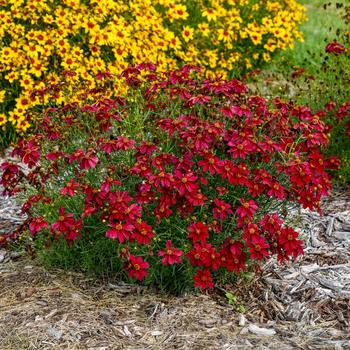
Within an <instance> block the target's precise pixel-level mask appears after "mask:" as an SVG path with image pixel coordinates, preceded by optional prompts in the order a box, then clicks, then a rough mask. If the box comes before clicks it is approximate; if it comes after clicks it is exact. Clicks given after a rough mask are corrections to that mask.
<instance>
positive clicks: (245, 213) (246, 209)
mask: <svg viewBox="0 0 350 350" xmlns="http://www.w3.org/2000/svg"><path fill="white" fill-rule="evenodd" d="M241 204H242V205H240V206H239V207H238V208H237V210H236V214H237V216H238V217H239V218H241V219H243V218H248V219H251V218H252V216H253V215H254V214H255V213H256V211H257V210H258V206H257V205H256V203H255V202H254V201H253V200H252V199H249V200H246V199H244V198H241Z"/></svg>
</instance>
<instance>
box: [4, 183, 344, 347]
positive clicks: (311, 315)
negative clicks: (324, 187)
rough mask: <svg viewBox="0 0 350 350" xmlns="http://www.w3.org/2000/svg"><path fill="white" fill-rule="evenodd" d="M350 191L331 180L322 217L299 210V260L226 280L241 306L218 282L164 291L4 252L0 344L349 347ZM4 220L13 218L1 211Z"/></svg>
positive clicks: (271, 265)
mask: <svg viewBox="0 0 350 350" xmlns="http://www.w3.org/2000/svg"><path fill="white" fill-rule="evenodd" d="M349 197H350V191H349V189H345V188H342V189H337V188H336V189H335V190H333V192H332V194H331V196H330V197H329V198H328V199H327V200H324V202H323V210H324V215H323V216H320V215H318V214H316V213H312V212H309V211H303V212H302V213H301V218H302V220H301V224H300V229H301V230H302V232H303V233H304V235H305V237H306V242H305V255H304V257H303V258H302V259H301V260H299V261H298V262H295V263H292V264H289V265H287V266H284V267H281V266H278V265H277V264H276V261H275V260H271V261H270V262H269V263H268V264H267V265H265V267H264V269H263V272H262V274H261V275H255V276H254V277H253V279H252V280H251V281H250V282H248V283H247V284H245V285H244V286H242V285H240V287H239V288H238V287H237V286H234V285H232V286H226V287H225V291H230V292H231V293H232V294H233V295H235V296H237V298H238V300H240V303H242V304H243V305H244V307H245V309H246V312H245V313H244V314H239V313H238V312H236V311H235V309H236V307H235V305H229V304H228V300H227V298H226V297H225V296H224V292H223V291H222V290H221V289H220V288H217V289H215V290H214V291H213V292H211V293H210V294H202V295H198V296H195V295H184V296H181V297H169V296H166V295H161V294H154V293H152V292H150V291H149V290H148V289H147V288H145V287H141V286H137V285H128V284H119V283H118V282H117V281H114V280H108V281H107V280H95V279H89V278H87V277H86V276H84V275H82V274H79V273H67V272H66V271H62V270H50V271H46V270H45V269H44V268H42V267H40V266H38V265H36V262H35V261H31V260H30V259H29V258H28V257H27V256H25V255H23V256H20V257H19V256H18V254H13V253H10V252H5V251H1V254H0V260H1V256H3V262H2V263H0V284H1V286H2V288H1V299H0V322H1V324H2V327H1V330H0V339H1V340H0V348H1V349H3V350H7V349H16V350H18V349H90V350H92V349H95V350H97V349H99V350H103V349H105V350H107V349H135V350H136V349H164V348H167V349H209V348H210V349H251V348H254V349H327V350H328V349H350V337H349V330H350V328H349V326H350V306H349V305H350V253H349V248H348V247H349V241H350V204H349V200H348V199H349ZM4 203H5V202H3V203H2V205H3V206H4ZM8 207H12V208H13V207H15V206H14V204H13V203H10V202H8ZM14 212H15V211H14ZM4 222H9V225H10V224H11V225H12V224H16V222H12V223H11V219H9V218H8V217H4V216H2V224H3V223H4ZM257 327H258V328H257Z"/></svg>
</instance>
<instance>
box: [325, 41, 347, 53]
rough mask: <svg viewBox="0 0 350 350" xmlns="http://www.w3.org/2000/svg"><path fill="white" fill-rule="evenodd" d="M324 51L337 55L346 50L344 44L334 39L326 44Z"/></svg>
mask: <svg viewBox="0 0 350 350" xmlns="http://www.w3.org/2000/svg"><path fill="white" fill-rule="evenodd" d="M325 51H326V52H327V53H335V54H336V55H339V54H341V53H344V52H345V51H346V48H345V47H344V45H342V44H341V43H339V42H338V41H336V40H334V41H332V42H330V43H328V44H327V46H326V48H325Z"/></svg>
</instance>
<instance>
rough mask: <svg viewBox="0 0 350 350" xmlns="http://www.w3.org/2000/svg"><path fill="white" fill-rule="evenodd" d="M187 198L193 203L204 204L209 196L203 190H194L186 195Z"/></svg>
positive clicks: (195, 204)
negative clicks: (195, 191)
mask: <svg viewBox="0 0 350 350" xmlns="http://www.w3.org/2000/svg"><path fill="white" fill-rule="evenodd" d="M186 199H187V200H188V201H189V202H190V204H191V205H194V206H199V205H203V204H204V203H205V201H206V200H207V199H208V198H207V197H206V196H205V195H204V194H203V193H201V192H197V193H194V192H192V193H189V194H188V195H187V196H186Z"/></svg>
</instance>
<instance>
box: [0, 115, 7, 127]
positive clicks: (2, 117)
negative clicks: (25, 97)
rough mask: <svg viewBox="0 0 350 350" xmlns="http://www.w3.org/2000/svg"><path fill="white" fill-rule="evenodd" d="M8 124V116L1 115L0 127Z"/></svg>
mask: <svg viewBox="0 0 350 350" xmlns="http://www.w3.org/2000/svg"><path fill="white" fill-rule="evenodd" d="M6 122H7V118H6V115H5V114H3V113H0V126H2V125H5V124H6Z"/></svg>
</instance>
